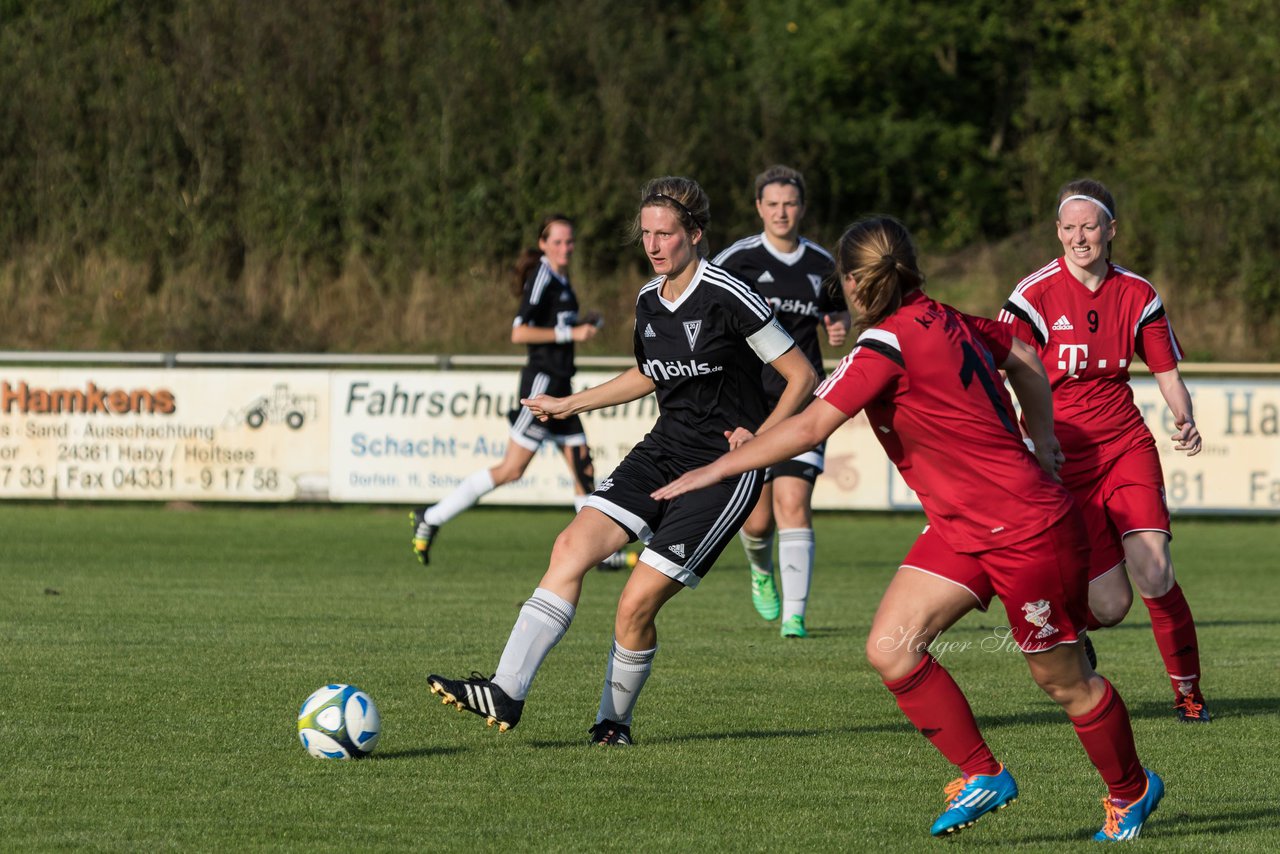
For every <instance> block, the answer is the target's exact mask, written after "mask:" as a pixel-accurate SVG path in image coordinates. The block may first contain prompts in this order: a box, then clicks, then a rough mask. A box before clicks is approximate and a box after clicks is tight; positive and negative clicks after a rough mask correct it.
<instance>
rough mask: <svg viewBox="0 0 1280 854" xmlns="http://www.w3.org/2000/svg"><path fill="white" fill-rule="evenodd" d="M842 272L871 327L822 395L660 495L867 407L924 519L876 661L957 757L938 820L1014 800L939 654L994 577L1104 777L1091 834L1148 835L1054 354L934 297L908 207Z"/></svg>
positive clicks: (942, 826)
mask: <svg viewBox="0 0 1280 854" xmlns="http://www.w3.org/2000/svg"><path fill="white" fill-rule="evenodd" d="M836 272H837V275H838V276H839V277H840V281H841V283H842V285H843V287H844V291H845V296H846V298H847V300H848V302H849V304H850V306H853V307H855V308H857V309H858V311H859V312H860V313H861V314H862V316H863V327H862V328H863V330H864V331H863V332H862V333H861V335H859V337H858V341H857V345H856V346H855V347H854V349H853V351H852V352H851V353H850V354H849V355H848V356H846V357H845V358H844V360H843V361H842V362H841V363H840V366H839V367H838V368H837V369H836V371H835V372H834V373H833V374H832V375H831V376H830V377H829V378H828V379H827V380H826V381H825V382H824V383H823V384H822V385H821V386H819V387H818V390H817V392H816V395H817V397H818V400H815V401H813V402H812V403H811V404H810V405H809V406H808V408H806V409H805V410H804V411H803V412H801V413H799V414H798V415H795V416H792V417H791V418H788V419H787V420H786V421H783V422H782V423H781V424H779V425H778V426H776V427H775V428H774V429H772V430H770V431H769V432H767V433H763V434H761V435H760V436H758V437H756V438H754V439H752V440H751V441H749V442H747V443H746V444H744V445H742V446H741V447H739V448H737V449H735V450H734V451H731V452H730V453H728V454H726V455H724V456H722V457H720V458H719V459H718V460H716V461H715V462H713V463H711V464H709V465H706V466H704V467H702V468H699V469H696V470H694V471H691V472H689V473H687V474H685V475H684V476H683V477H681V478H679V479H678V480H676V481H674V482H672V483H671V484H669V485H668V486H666V487H663V488H662V489H660V490H658V491H656V492H655V493H654V497H655V498H657V499H659V500H667V499H670V498H673V497H675V496H677V495H680V494H682V493H684V492H686V491H689V490H693V489H699V488H702V487H705V486H706V485H708V484H712V483H718V482H720V481H721V479H723V478H726V477H730V476H732V475H734V474H735V473H736V472H742V471H749V470H751V469H755V468H759V467H761V466H766V465H770V464H773V463H776V462H778V461H780V460H785V459H789V458H790V457H791V456H793V455H794V454H795V453H797V452H798V451H800V450H802V449H804V448H809V447H813V446H814V445H815V444H817V443H818V442H821V441H823V440H824V439H826V438H827V437H828V436H830V435H831V434H832V433H833V432H834V431H835V430H836V429H837V428H838V427H839V426H840V425H841V424H843V423H844V422H845V421H846V420H847V419H849V418H851V417H853V416H854V415H856V414H857V413H858V412H859V411H860V410H866V413H867V417H868V418H869V419H870V421H871V426H872V427H873V428H874V430H875V433H876V437H877V438H878V439H879V440H880V444H881V445H882V446H883V447H884V449H885V452H886V453H887V454H888V455H889V458H890V459H891V460H892V461H893V462H894V464H895V465H896V466H897V467H898V471H899V472H901V474H902V476H903V478H904V479H905V480H906V482H907V483H908V485H910V486H911V487H912V488H913V489H914V490H915V491H916V494H917V495H918V496H919V498H920V502H921V504H923V505H924V510H925V515H926V516H927V517H928V519H929V525H928V527H926V528H925V530H924V533H922V534H921V535H920V537H919V539H917V540H916V543H915V545H914V546H913V547H912V548H911V550H910V552H909V553H908V554H907V557H906V558H905V559H904V560H903V562H902V565H901V567H900V568H899V570H898V572H897V574H896V575H895V576H894V578H893V580H892V581H891V582H890V584H889V587H888V589H887V590H886V591H885V594H884V597H883V599H881V601H880V607H879V609H878V610H877V611H876V616H875V618H874V620H873V622H872V628H871V634H870V636H869V637H868V639H867V658H868V659H869V660H870V662H871V664H872V666H874V667H875V668H876V670H877V671H878V672H879V673H880V676H881V678H882V679H883V680H884V682H885V686H886V687H887V688H888V689H889V691H890V692H891V693H892V694H893V695H894V699H895V700H896V701H897V703H898V706H899V708H901V709H902V711H903V713H904V714H906V716H907V717H908V718H909V719H910V720H911V722H912V723H913V724H914V725H915V726H916V728H917V729H918V730H920V732H921V733H922V734H923V735H924V736H925V737H926V738H928V739H929V740H930V741H931V742H932V743H933V745H934V746H935V747H936V748H937V749H938V750H939V751H940V752H941V753H942V754H943V756H945V757H946V758H947V759H948V760H949V761H951V762H952V763H953V764H955V765H956V766H957V767H958V768H959V769H960V773H961V775H962V776H961V777H960V779H958V780H956V781H955V782H953V783H952V784H951V785H949V786H948V787H947V797H948V799H949V800H948V804H947V809H946V810H945V811H944V812H943V813H942V815H940V816H939V817H938V819H937V821H935V822H934V824H933V826H932V828H931V832H932V833H933V834H934V835H936V836H943V835H945V834H948V833H952V832H955V831H957V830H961V829H963V828H965V827H968V826H970V825H971V824H973V822H974V821H975V820H977V819H978V818H979V817H980V816H982V815H984V814H986V813H988V812H990V811H992V810H994V809H998V808H1000V807H1002V806H1005V805H1006V804H1008V803H1009V802H1011V801H1012V800H1013V799H1014V798H1016V797H1017V793H1018V788H1017V785H1016V783H1014V780H1013V777H1012V776H1011V775H1010V773H1009V771H1008V769H1006V768H1005V767H1004V766H1003V765H1002V764H1001V763H1000V762H998V761H997V760H996V758H995V756H994V754H993V753H992V752H991V749H990V748H989V747H988V745H987V743H986V741H985V740H984V739H983V737H982V735H981V734H980V733H979V731H978V726H977V723H976V721H975V720H974V716H973V712H972V710H971V709H970V707H969V703H968V701H967V700H966V699H965V696H964V694H963V693H962V692H961V691H960V688H959V686H957V685H956V683H955V682H954V681H953V680H952V678H951V676H950V675H949V674H948V673H947V671H946V670H944V669H943V667H942V666H941V665H940V664H939V663H938V662H937V661H936V660H935V659H934V658H933V657H932V656H931V655H929V653H928V646H929V644H930V643H931V642H932V641H933V640H934V639H935V638H937V637H938V636H939V635H940V634H942V633H943V632H944V631H946V630H947V629H948V628H950V627H951V626H952V625H954V624H955V622H956V621H957V620H959V619H960V618H961V617H962V616H963V615H964V614H966V613H967V612H969V611H970V610H972V609H973V608H975V607H976V608H985V607H986V606H987V604H988V603H989V597H990V592H991V591H992V590H994V592H995V593H997V594H999V596H1000V598H1001V600H1002V601H1003V602H1004V606H1005V610H1006V612H1007V613H1008V616H1009V625H1010V634H1011V637H1012V638H1013V639H1014V640H1015V641H1016V642H1017V643H1018V645H1019V647H1020V648H1021V649H1022V651H1023V653H1024V655H1025V659H1026V662H1027V665H1028V666H1029V667H1030V669H1031V675H1032V677H1033V678H1034V679H1035V681H1036V683H1037V684H1038V685H1040V687H1041V688H1042V689H1044V691H1045V693H1047V694H1048V695H1049V696H1050V697H1052V698H1053V699H1054V700H1055V701H1056V702H1057V703H1058V704H1059V705H1061V706H1062V708H1063V710H1064V711H1065V712H1066V713H1067V715H1068V717H1069V718H1070V719H1071V722H1072V724H1073V725H1074V727H1075V731H1076V734H1077V735H1078V736H1079V738H1080V742H1081V744H1083V746H1084V749H1085V752H1086V753H1087V754H1088V756H1089V759H1090V760H1091V761H1092V762H1093V764H1094V767H1096V768H1097V769H1098V771H1099V773H1100V774H1101V775H1102V778H1103V780H1104V781H1105V782H1106V784H1107V789H1108V795H1107V797H1106V798H1104V799H1103V803H1104V805H1105V808H1106V815H1107V818H1106V823H1105V824H1104V826H1103V828H1102V830H1100V831H1099V832H1098V834H1097V835H1096V836H1095V837H1094V838H1095V839H1098V840H1100V841H1117V840H1122V839H1130V838H1133V837H1135V836H1137V834H1138V832H1139V831H1140V830H1141V829H1142V824H1143V822H1144V821H1145V820H1146V818H1147V817H1148V816H1149V815H1150V814H1151V813H1152V812H1153V811H1154V810H1155V807H1156V804H1157V803H1159V801H1160V798H1161V797H1162V796H1163V794H1164V784H1163V782H1162V781H1161V780H1160V778H1159V777H1158V776H1157V775H1156V774H1154V773H1153V772H1151V771H1147V770H1145V769H1144V768H1143V767H1142V765H1141V763H1140V762H1139V761H1138V755H1137V750H1136V748H1135V746H1134V742H1133V732H1132V729H1131V727H1130V724H1129V713H1128V711H1127V710H1126V709H1125V705H1124V702H1123V701H1122V700H1121V698H1120V694H1119V693H1118V692H1117V691H1116V690H1115V689H1114V688H1113V687H1112V686H1111V684H1110V683H1109V682H1108V681H1107V680H1106V679H1105V678H1103V677H1102V676H1099V675H1098V674H1097V673H1094V672H1093V669H1092V668H1091V667H1090V666H1089V663H1088V661H1087V660H1086V659H1085V656H1084V652H1083V650H1082V649H1081V647H1080V644H1079V639H1080V636H1081V632H1083V630H1084V625H1085V614H1086V610H1087V608H1086V582H1085V567H1086V564H1087V561H1088V551H1089V547H1088V541H1087V540H1086V538H1085V531H1084V526H1083V524H1082V521H1081V519H1080V512H1079V510H1078V509H1077V508H1076V506H1075V504H1074V502H1072V500H1071V496H1070V495H1069V494H1068V493H1067V491H1066V490H1065V489H1063V488H1062V486H1060V485H1059V484H1057V483H1056V482H1055V477H1054V475H1053V472H1054V470H1055V469H1056V468H1057V466H1058V465H1059V464H1060V462H1061V459H1062V458H1061V454H1060V453H1059V452H1058V443H1057V441H1056V440H1055V439H1054V434H1053V403H1052V397H1051V392H1050V389H1049V383H1048V378H1047V375H1046V373H1045V370H1044V367H1043V366H1042V365H1041V364H1040V361H1039V359H1038V358H1036V355H1035V352H1034V351H1033V350H1032V349H1031V348H1030V347H1029V346H1027V345H1026V344H1023V343H1022V342H1021V341H1018V340H1017V339H1015V338H1014V337H1013V336H1012V334H1011V333H1010V331H1009V329H1008V327H1007V326H1003V325H1001V324H999V323H996V322H995V321H991V320H983V319H981V318H976V317H970V316H968V315H965V314H962V313H960V312H958V311H956V310H955V309H953V308H951V307H950V306H947V305H943V304H942V303H939V302H935V301H934V300H932V299H930V298H929V297H927V296H925V294H924V291H923V284H924V276H923V274H922V273H921V272H920V270H919V267H918V266H917V263H916V254H915V249H914V247H913V246H912V243H911V237H910V235H909V234H908V233H907V230H906V229H905V228H904V227H903V226H902V224H901V223H899V222H898V221H897V220H894V219H892V218H889V217H875V218H871V219H867V220H863V221H861V222H858V223H856V224H854V225H853V226H851V227H850V228H849V230H848V231H846V232H845V234H844V236H843V237H841V238H840V243H839V246H838V248H837V250H836ZM1001 369H1003V370H1004V371H1005V372H1006V373H1007V375H1008V378H1009V383H1010V384H1011V385H1012V386H1013V389H1014V391H1015V392H1016V393H1017V395H1018V399H1019V401H1020V402H1021V403H1022V407H1023V413H1024V417H1025V423H1026V425H1027V430H1028V432H1029V433H1030V435H1031V436H1032V438H1034V439H1035V442H1036V450H1035V455H1034V456H1033V454H1032V452H1030V451H1028V449H1027V447H1026V446H1025V445H1024V444H1023V443H1022V441H1021V437H1020V435H1019V431H1018V427H1017V424H1016V421H1015V419H1014V414H1013V406H1012V401H1011V400H1010V398H1009V395H1008V393H1007V392H1006V391H1005V389H1004V386H1003V384H1002V383H1001V380H1000V375H999V370H1001ZM1037 463H1038V465H1037Z"/></svg>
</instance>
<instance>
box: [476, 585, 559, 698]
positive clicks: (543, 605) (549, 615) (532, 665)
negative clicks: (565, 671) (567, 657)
mask: <svg viewBox="0 0 1280 854" xmlns="http://www.w3.org/2000/svg"><path fill="white" fill-rule="evenodd" d="M574 611H575V609H574V607H573V606H572V605H570V604H569V603H568V602H566V601H564V600H563V599H561V598H560V597H559V596H557V595H556V594H554V593H552V592H551V591H550V590H543V589H542V588H541V587H539V588H538V589H537V590H534V591H533V595H532V596H530V597H529V600H528V601H527V602H525V603H524V605H523V606H522V607H521V608H520V616H519V617H517V618H516V624H515V625H514V626H512V628H511V637H509V638H507V645H506V647H504V648H503V650H502V658H501V659H500V660H499V661H498V671H497V673H495V674H494V675H493V683H494V684H495V685H497V686H498V687H499V688H501V689H502V690H503V691H505V692H506V693H507V696H508V697H510V698H511V699H513V700H523V699H524V698H525V697H527V696H528V695H529V686H530V685H532V684H533V677H534V676H535V675H537V673H538V668H539V667H541V666H542V662H543V661H544V660H546V657H547V655H548V654H550V652H551V648H552V647H554V646H555V645H556V644H558V643H559V642H560V638H562V637H564V636H565V632H567V631H569V624H570V623H572V622H573V615H574Z"/></svg>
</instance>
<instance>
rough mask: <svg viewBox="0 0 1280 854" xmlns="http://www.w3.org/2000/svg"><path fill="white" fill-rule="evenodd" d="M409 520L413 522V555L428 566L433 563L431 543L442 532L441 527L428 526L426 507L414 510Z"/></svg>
mask: <svg viewBox="0 0 1280 854" xmlns="http://www.w3.org/2000/svg"><path fill="white" fill-rule="evenodd" d="M409 518H410V519H411V520H413V553H414V554H415V555H417V556H418V563H420V564H422V565H423V566H426V565H427V564H429V563H431V541H432V540H434V539H435V538H436V534H438V533H439V532H440V526H439V525H429V524H427V508H426V507H419V508H418V509H417V510H414V511H413V512H412V513H410V514H409Z"/></svg>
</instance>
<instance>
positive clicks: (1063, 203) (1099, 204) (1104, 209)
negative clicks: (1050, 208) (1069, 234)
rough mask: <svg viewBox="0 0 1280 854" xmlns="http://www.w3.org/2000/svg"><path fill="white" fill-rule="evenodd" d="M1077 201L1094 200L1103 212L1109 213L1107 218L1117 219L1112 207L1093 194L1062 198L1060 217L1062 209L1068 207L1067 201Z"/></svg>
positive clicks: (1059, 210)
mask: <svg viewBox="0 0 1280 854" xmlns="http://www.w3.org/2000/svg"><path fill="white" fill-rule="evenodd" d="M1075 201H1080V202H1093V203H1094V204H1095V205H1097V206H1098V207H1100V208H1102V212H1103V213H1104V214H1106V215H1107V219H1115V215H1114V214H1112V213H1111V208H1109V207H1107V206H1106V205H1104V204H1103V203H1102V202H1100V201H1098V200H1097V199H1095V198H1094V197H1093V196H1067V197H1066V198H1065V199H1063V200H1062V202H1061V204H1059V205H1058V216H1059V217H1061V216H1062V209H1063V208H1064V207H1066V204H1067V202H1075Z"/></svg>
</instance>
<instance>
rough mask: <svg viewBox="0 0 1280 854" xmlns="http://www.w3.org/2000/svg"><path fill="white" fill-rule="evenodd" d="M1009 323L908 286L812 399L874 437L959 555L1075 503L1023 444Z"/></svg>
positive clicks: (1034, 528) (1042, 524) (1028, 530)
mask: <svg viewBox="0 0 1280 854" xmlns="http://www.w3.org/2000/svg"><path fill="white" fill-rule="evenodd" d="M1011 346H1012V334H1011V332H1010V331H1009V327H1008V326H1005V325H1003V324H999V323H996V322H995V321H993V320H987V319H985V318H980V317H973V316H970V315H967V314H964V313H963V312H960V311H957V310H956V309H954V308H952V307H951V306H949V305H945V304H943V303H940V302H937V301H935V300H932V299H930V298H928V297H927V296H925V295H924V294H923V293H922V292H920V291H913V292H912V293H910V294H908V295H907V296H906V298H905V299H904V300H903V303H902V307H901V308H900V309H898V310H897V311H896V312H894V313H893V314H892V315H890V316H889V317H888V318H886V319H885V320H883V321H881V322H880V323H878V324H876V325H875V326H873V327H871V328H870V329H868V330H866V331H865V332H863V333H862V334H861V335H860V336H859V337H858V342H857V345H856V346H855V347H854V349H853V351H852V352H851V353H849V355H847V356H845V357H844V359H843V360H842V361H841V362H840V365H839V367H837V368H836V370H835V371H834V372H833V373H832V374H831V376H830V377H828V378H827V380H826V381H825V382H824V383H823V384H822V385H820V386H819V387H818V390H817V391H816V392H815V395H816V396H817V397H820V398H822V399H823V400H825V401H826V402H827V403H830V404H831V405H832V406H834V407H836V408H837V409H839V410H840V411H841V412H843V413H844V414H845V415H848V416H849V417H853V416H854V415H856V414H857V413H858V412H859V411H860V410H863V409H865V410H866V412H867V418H868V419H870V421H871V426H872V428H873V429H874V431H875V434H876V438H877V439H879V440H880V444H881V445H882V446H884V450H885V453H887V454H888V455H889V459H890V460H892V461H893V464H894V465H895V466H897V468H898V471H899V472H901V474H902V478H903V480H905V481H906V482H907V485H908V486H910V487H911V488H912V489H914V490H915V492H916V496H917V497H918V498H919V499H920V503H921V504H922V505H924V511H925V515H927V516H928V517H929V523H930V525H932V526H934V527H935V528H936V529H937V532H938V533H939V534H940V535H941V536H942V538H943V539H944V540H946V542H947V544H948V545H950V546H951V547H952V548H953V549H955V550H956V551H957V552H981V551H986V550H988V549H992V548H998V547H1000V546H1003V545H1009V544H1012V543H1016V542H1019V541H1020V540H1023V539H1026V538H1027V537H1030V536H1033V535H1035V534H1038V533H1040V532H1042V531H1044V530H1045V529H1046V528H1048V527H1049V526H1050V525H1051V524H1053V523H1054V522H1056V521H1057V520H1058V519H1059V518H1061V517H1062V516H1063V515H1065V514H1066V513H1067V512H1068V510H1069V509H1070V507H1071V497H1070V495H1069V494H1068V493H1067V491H1066V490H1065V489H1064V488H1063V487H1062V486H1060V485H1059V484H1057V483H1055V482H1054V480H1053V479H1052V478H1050V477H1049V475H1047V474H1046V473H1045V472H1044V470H1043V469H1041V468H1040V465H1039V463H1037V462H1036V459H1035V457H1034V456H1033V455H1032V454H1031V452H1030V451H1028V450H1027V447H1026V445H1024V444H1023V442H1022V436H1021V433H1020V431H1019V430H1018V426H1017V423H1016V421H1015V416H1014V411H1013V402H1012V401H1011V400H1010V398H1009V393H1008V391H1006V390H1005V387H1004V382H1003V380H1002V379H1001V378H1000V372H999V368H998V366H999V365H1000V364H1001V363H1003V362H1004V360H1005V359H1006V358H1008V355H1009V349H1010V347H1011Z"/></svg>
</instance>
